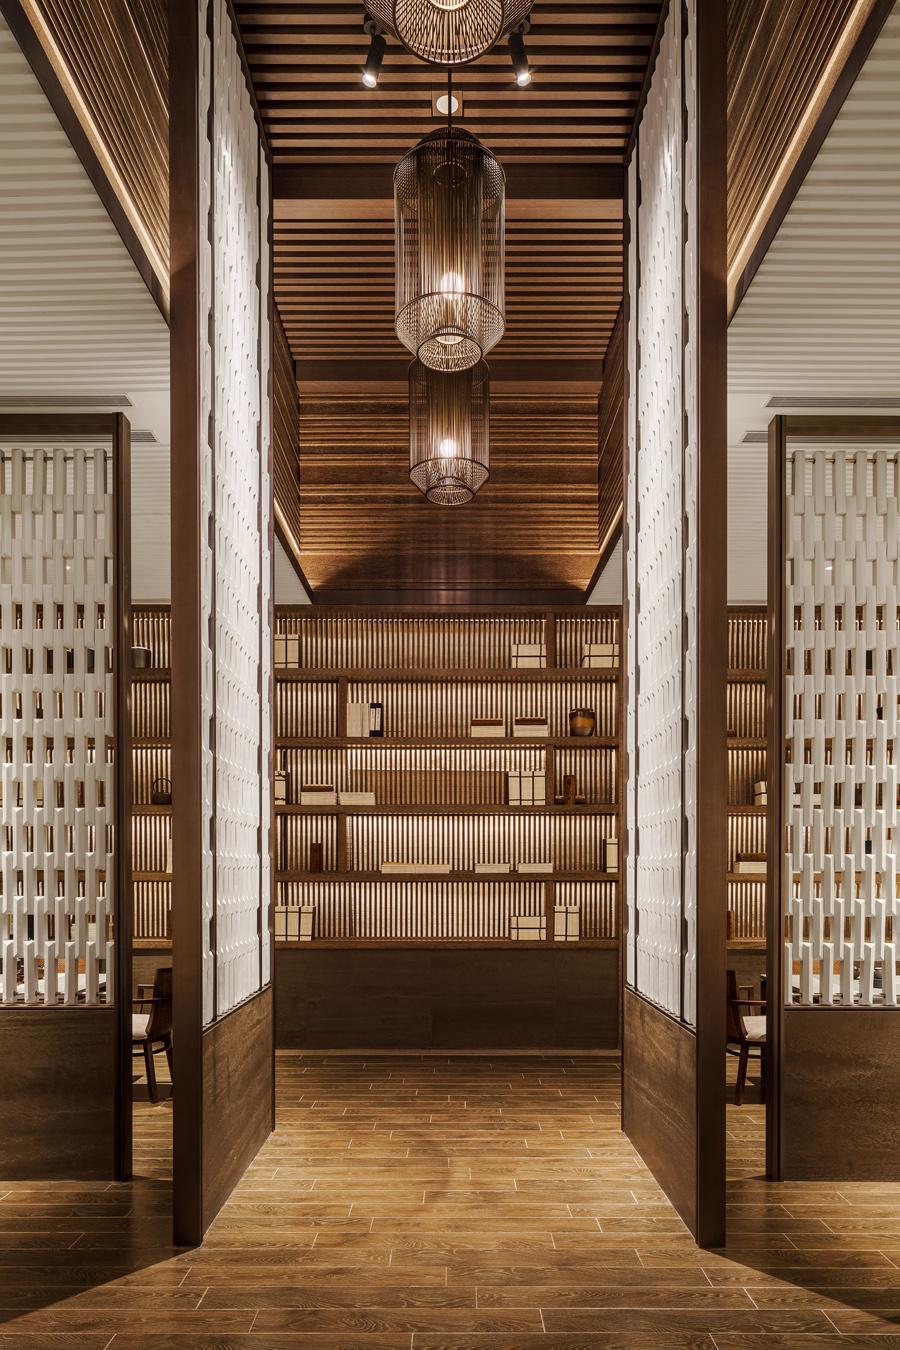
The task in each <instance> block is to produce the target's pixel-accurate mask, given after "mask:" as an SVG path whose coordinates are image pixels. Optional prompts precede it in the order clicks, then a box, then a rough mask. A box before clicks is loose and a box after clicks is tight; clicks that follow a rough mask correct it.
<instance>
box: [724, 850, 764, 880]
mask: <svg viewBox="0 0 900 1350" xmlns="http://www.w3.org/2000/svg"><path fill="white" fill-rule="evenodd" d="M767 869H768V858H767V857H766V854H765V853H739V854H738V855H737V857H736V859H735V861H734V865H733V868H732V871H733V872H734V873H735V875H737V876H745V877H764V876H765V875H766V871H767Z"/></svg>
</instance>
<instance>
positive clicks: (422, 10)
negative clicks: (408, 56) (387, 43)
mask: <svg viewBox="0 0 900 1350" xmlns="http://www.w3.org/2000/svg"><path fill="white" fill-rule="evenodd" d="M533 3H534V0H367V3H366V8H367V9H368V12H369V13H370V14H371V15H372V17H373V18H374V19H376V20H377V22H378V23H379V24H381V25H382V27H384V28H386V29H387V31H388V32H389V33H391V34H392V35H393V36H394V37H395V38H397V39H398V41H400V42H402V43H403V45H404V47H406V48H407V50H408V51H411V52H412V54H413V56H418V57H419V58H420V59H421V60H422V61H430V62H431V64H432V65H435V66H464V65H467V64H468V62H469V61H477V60H478V58H479V56H484V54H485V52H489V51H490V50H491V48H492V47H493V46H494V44H495V43H497V42H499V40H500V38H502V37H505V36H506V34H507V33H509V32H511V31H512V29H513V28H516V27H517V26H518V25H519V24H520V23H521V22H522V20H523V19H525V18H527V16H528V14H529V13H530V11H531V7H532V5H533Z"/></svg>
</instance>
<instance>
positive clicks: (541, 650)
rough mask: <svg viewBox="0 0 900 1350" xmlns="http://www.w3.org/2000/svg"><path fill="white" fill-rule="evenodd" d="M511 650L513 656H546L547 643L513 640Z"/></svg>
mask: <svg viewBox="0 0 900 1350" xmlns="http://www.w3.org/2000/svg"><path fill="white" fill-rule="evenodd" d="M512 652H513V656H546V655H547V644H546V643H545V642H514V643H513V644H512Z"/></svg>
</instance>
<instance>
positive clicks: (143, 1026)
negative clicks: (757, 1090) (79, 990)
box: [131, 1013, 765, 1041]
mask: <svg viewBox="0 0 900 1350" xmlns="http://www.w3.org/2000/svg"><path fill="white" fill-rule="evenodd" d="M763 1020H765V1019H763ZM149 1021H150V1014H149V1013H132V1014H131V1039H132V1040H133V1041H144V1040H146V1039H147V1025H148V1023H149Z"/></svg>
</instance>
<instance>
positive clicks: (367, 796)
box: [338, 792, 375, 806]
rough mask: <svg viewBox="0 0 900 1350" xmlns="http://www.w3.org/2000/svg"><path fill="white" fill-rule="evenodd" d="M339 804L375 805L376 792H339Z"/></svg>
mask: <svg viewBox="0 0 900 1350" xmlns="http://www.w3.org/2000/svg"><path fill="white" fill-rule="evenodd" d="M338 805H339V806H374V805H375V793H374V792H339V793H338Z"/></svg>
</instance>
